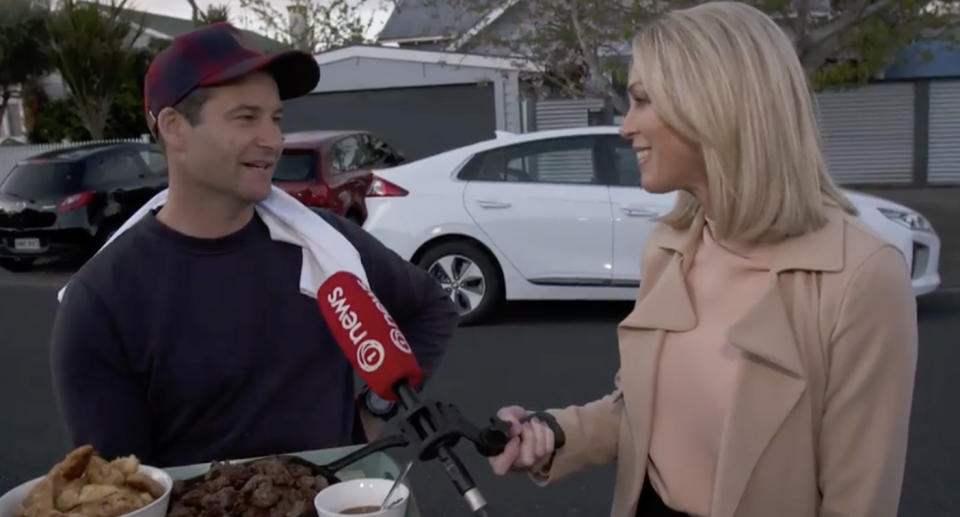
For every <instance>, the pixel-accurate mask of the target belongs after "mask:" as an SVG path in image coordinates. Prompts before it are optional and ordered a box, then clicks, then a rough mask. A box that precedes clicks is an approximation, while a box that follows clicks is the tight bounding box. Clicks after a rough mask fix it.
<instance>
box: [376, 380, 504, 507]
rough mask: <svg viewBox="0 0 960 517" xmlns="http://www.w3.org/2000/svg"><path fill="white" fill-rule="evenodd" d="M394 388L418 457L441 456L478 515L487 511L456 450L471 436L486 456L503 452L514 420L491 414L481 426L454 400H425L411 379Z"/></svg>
mask: <svg viewBox="0 0 960 517" xmlns="http://www.w3.org/2000/svg"><path fill="white" fill-rule="evenodd" d="M394 392H395V393H396V394H397V396H398V398H399V402H400V405H401V406H403V408H404V410H405V414H404V415H403V420H402V421H401V422H400V424H399V427H400V430H401V431H402V432H403V434H404V435H406V436H407V437H408V439H410V441H411V443H414V444H417V445H419V449H420V450H419V453H418V457H419V458H420V460H422V461H428V460H432V459H435V458H438V459H439V460H440V462H441V463H442V464H443V468H444V470H445V471H446V472H447V476H448V477H449V478H450V481H452V482H453V486H454V487H456V489H457V492H459V493H460V495H461V496H463V498H464V500H465V501H466V502H467V506H469V507H470V511H472V512H473V513H474V514H475V515H478V516H484V517H485V516H486V515H487V507H488V505H487V501H486V499H484V497H483V494H481V493H480V490H479V489H478V488H477V486H476V484H475V483H474V481H473V478H472V477H471V476H470V473H469V472H467V468H466V467H465V466H464V465H463V462H461V461H460V458H458V457H457V456H456V455H455V454H454V453H453V450H452V449H453V448H454V446H456V445H457V443H458V442H459V441H460V439H461V438H467V439H468V440H470V441H471V442H473V443H474V445H475V446H476V448H477V451H478V452H479V453H480V454H482V455H484V456H488V457H489V456H496V455H498V454H500V453H501V452H503V449H504V448H505V447H506V445H507V443H508V442H509V440H510V424H508V423H507V422H503V421H501V420H499V419H495V418H491V419H490V421H491V423H490V425H489V426H488V427H486V428H483V429H481V428H478V427H476V426H475V425H473V424H472V423H470V422H469V421H468V420H466V419H465V418H463V416H462V415H461V414H460V411H459V410H458V409H457V408H456V407H455V406H453V405H452V404H448V403H443V402H436V401H424V402H421V401H420V398H419V397H418V396H417V392H416V391H414V390H413V388H411V387H410V385H409V384H408V383H407V381H400V382H399V383H398V384H397V386H396V388H395V389H394Z"/></svg>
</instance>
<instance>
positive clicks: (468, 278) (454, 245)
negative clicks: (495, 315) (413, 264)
mask: <svg viewBox="0 0 960 517" xmlns="http://www.w3.org/2000/svg"><path fill="white" fill-rule="evenodd" d="M418 265H419V266H420V267H422V268H423V269H425V270H426V271H427V273H429V274H430V276H432V277H434V278H435V279H437V281H438V282H440V285H441V286H442V287H443V290H444V291H445V292H446V293H447V294H448V295H449V296H450V299H451V300H453V303H454V305H456V306H457V310H458V311H459V312H460V323H461V324H462V325H471V324H474V323H478V322H480V321H482V320H483V319H485V318H486V317H487V316H489V315H490V313H491V312H492V311H493V310H494V309H495V308H496V307H497V305H498V304H499V303H500V300H501V299H502V298H503V280H501V276H500V268H499V267H498V266H497V264H496V263H495V262H494V260H493V259H492V258H491V257H490V255H489V254H487V253H486V252H485V251H484V250H482V249H481V248H480V247H479V246H477V245H475V244H471V243H470V242H448V243H445V244H439V245H437V246H436V247H433V248H430V249H429V250H428V251H427V252H426V253H424V254H423V256H422V257H420V260H419V261H418Z"/></svg>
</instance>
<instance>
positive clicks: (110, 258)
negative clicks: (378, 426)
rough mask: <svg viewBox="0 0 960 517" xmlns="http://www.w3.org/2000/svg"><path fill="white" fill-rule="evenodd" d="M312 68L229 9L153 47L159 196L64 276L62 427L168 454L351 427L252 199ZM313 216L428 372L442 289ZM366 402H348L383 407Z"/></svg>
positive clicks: (449, 316) (169, 458)
mask: <svg viewBox="0 0 960 517" xmlns="http://www.w3.org/2000/svg"><path fill="white" fill-rule="evenodd" d="M94 73H95V72H94ZM319 76H320V71H319V68H318V66H317V64H316V62H315V61H314V59H313V58H312V57H311V56H310V55H308V54H304V53H301V52H283V53H278V54H269V55H265V54H262V53H260V52H259V51H258V50H257V49H255V48H254V47H253V46H252V45H250V44H248V43H247V42H246V41H245V40H244V38H243V36H242V34H241V33H240V32H239V31H238V30H237V29H235V28H234V27H232V26H230V25H228V24H225V23H221V24H215V25H210V26H207V27H203V28H200V29H197V30H194V31H192V32H190V33H188V34H185V35H183V36H181V37H179V38H177V39H175V40H174V41H173V43H172V44H171V45H170V46H169V47H168V48H167V49H165V50H164V51H163V52H161V53H160V54H158V55H157V57H156V58H155V59H154V61H153V63H151V65H150V69H149V71H148V72H147V76H146V82H145V88H144V90H145V95H144V97H145V98H144V103H145V108H146V118H147V123H148V126H149V128H150V131H151V132H152V133H153V134H154V135H155V136H156V138H157V140H158V141H159V142H160V144H161V146H162V147H163V149H164V153H165V155H166V157H167V165H168V171H169V189H168V193H167V200H166V203H165V204H164V205H163V206H162V207H161V208H160V209H159V210H157V211H154V212H150V213H149V214H148V215H145V216H144V217H143V219H141V220H139V221H138V222H137V223H136V224H135V225H134V226H132V227H130V229H129V230H127V231H126V232H124V233H122V234H120V235H118V236H117V238H116V239H115V240H114V241H113V242H112V243H111V244H109V245H108V246H106V247H105V248H103V249H102V250H101V251H100V253H98V254H97V255H96V256H95V257H94V258H93V259H91V260H90V261H89V262H88V263H87V264H86V265H84V267H83V268H82V269H81V270H80V271H79V272H78V273H77V274H76V275H75V276H74V277H73V278H72V279H71V281H70V284H69V285H68V287H67V288H66V291H65V293H64V297H63V300H62V303H61V306H60V310H59V313H58V315H57V321H56V324H55V328H54V332H53V343H52V351H51V363H52V369H53V378H54V384H55V389H56V394H57V398H58V401H59V404H60V408H61V412H62V414H63V416H64V419H65V421H66V425H67V429H68V431H69V435H70V438H71V440H72V441H73V443H74V444H82V443H91V444H93V445H94V447H96V448H97V449H98V451H99V452H100V453H101V454H102V455H104V456H105V457H115V456H121V455H127V454H136V455H137V456H139V457H140V458H141V460H142V461H144V462H146V463H149V464H153V465H157V466H169V465H182V464H190V463H198V462H207V461H210V460H213V459H229V458H243V457H251V456H259V455H266V454H275V453H284V452H292V451H299V450H310V449H319V448H327V447H334V446H342V445H348V444H351V443H357V442H360V441H362V440H364V433H363V429H362V426H361V425H360V421H361V418H360V416H359V415H360V413H361V411H359V410H358V404H357V403H356V402H355V401H356V397H355V394H354V384H353V373H352V371H351V369H350V364H349V363H348V361H347V360H346V359H345V358H344V357H343V355H342V353H341V352H340V349H339V347H338V346H337V344H336V343H335V342H334V340H333V337H332V336H331V334H330V332H329V329H328V328H327V326H326V324H325V322H324V321H323V318H322V317H321V316H320V315H319V312H318V309H317V306H316V301H315V300H314V299H312V298H310V297H308V296H305V295H303V294H301V292H300V289H298V281H299V279H300V270H301V265H302V261H303V252H304V250H303V249H302V248H300V247H299V246H296V245H294V244H291V243H289V242H282V241H278V240H274V239H273V238H271V233H270V228H268V226H267V224H266V223H265V222H264V220H263V219H261V218H260V216H259V215H258V212H257V210H256V208H257V206H258V205H257V204H258V203H260V202H261V201H264V200H265V199H267V197H268V196H269V195H270V193H271V185H272V182H271V177H272V174H273V171H274V167H275V165H276V162H277V160H278V159H279V158H280V153H281V150H282V143H283V138H282V134H281V131H280V126H279V122H280V119H281V117H282V116H283V104H282V100H283V99H289V98H292V97H296V96H300V95H304V94H307V93H309V92H310V91H311V90H312V89H313V88H314V87H315V86H316V84H317V81H318V80H319ZM320 216H321V217H322V218H323V221H325V223H327V224H329V225H330V226H332V227H333V228H334V229H335V230H336V231H338V232H339V233H340V234H342V235H343V236H344V237H345V238H346V240H347V241H348V242H349V244H351V245H352V246H353V247H354V248H355V249H356V251H357V252H358V254H359V257H360V261H361V262H362V267H363V270H364V271H365V274H366V276H367V279H368V281H369V285H370V286H371V288H372V289H373V291H374V293H375V294H376V295H377V296H378V297H379V298H380V300H381V301H382V302H383V304H384V305H385V306H386V307H387V309H388V310H389V311H390V312H391V314H392V315H393V316H394V319H395V320H396V321H397V323H398V324H399V325H400V327H401V329H402V330H403V332H404V334H405V335H406V336H407V339H408V341H409V342H410V344H411V346H412V348H413V350H414V353H415V354H416V356H417V358H418V360H419V361H420V363H421V365H422V366H423V367H424V370H425V371H426V372H427V374H428V375H429V374H430V373H431V372H433V371H434V370H435V369H436V367H437V366H438V364H439V362H440V358H441V357H442V355H443V351H444V348H445V346H446V343H447V341H448V340H449V338H450V336H451V335H452V333H453V330H454V327H455V326H456V322H457V313H456V310H455V308H454V306H453V305H452V303H451V302H450V300H449V298H448V297H447V296H446V295H445V293H444V292H443V290H442V289H441V288H440V286H439V284H438V283H437V282H436V281H434V280H433V279H432V278H431V277H429V276H428V275H427V274H426V273H425V272H423V271H422V270H420V269H418V268H416V267H414V266H413V265H411V264H410V263H408V262H406V261H404V260H403V259H401V258H400V257H399V256H397V255H396V254H394V253H392V252H390V251H389V250H387V249H386V248H385V247H384V246H383V245H381V244H380V243H379V242H378V241H377V240H376V239H374V238H373V237H371V236H370V235H369V234H367V233H366V232H364V231H363V230H362V229H360V228H359V227H357V226H356V225H353V224H352V223H350V222H348V221H346V220H345V219H342V218H339V217H337V216H334V215H332V214H329V213H321V214H320ZM310 217H311V218H312V217H313V216H312V215H311V216H310ZM317 221H319V220H316V221H315V222H317ZM377 402H378V400H376V399H375V398H374V397H372V396H371V395H369V394H366V396H364V397H361V404H360V407H366V408H367V409H369V410H370V411H371V413H375V414H377V415H378V416H381V417H383V418H387V417H389V415H390V413H391V408H389V407H388V406H382V405H380V404H378V403H377ZM379 402H382V401H379Z"/></svg>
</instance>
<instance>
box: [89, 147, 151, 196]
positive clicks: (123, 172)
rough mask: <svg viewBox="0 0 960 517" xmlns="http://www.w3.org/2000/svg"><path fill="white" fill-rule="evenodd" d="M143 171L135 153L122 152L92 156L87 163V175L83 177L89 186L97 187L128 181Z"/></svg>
mask: <svg viewBox="0 0 960 517" xmlns="http://www.w3.org/2000/svg"><path fill="white" fill-rule="evenodd" d="M143 173H144V171H143V165H142V164H141V163H140V161H139V160H137V157H136V155H135V154H133V153H132V152H122V153H115V154H109V155H106V156H103V157H98V158H94V159H93V161H91V162H89V163H88V164H87V175H86V177H85V178H84V179H85V180H86V184H87V186H88V187H89V188H92V189H99V188H108V187H112V186H115V185H117V184H119V183H130V182H132V181H134V180H136V179H137V178H138V177H140V176H141V175H142V174H143Z"/></svg>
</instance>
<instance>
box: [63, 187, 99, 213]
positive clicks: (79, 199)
mask: <svg viewBox="0 0 960 517" xmlns="http://www.w3.org/2000/svg"><path fill="white" fill-rule="evenodd" d="M94 194H96V191H93V190H85V191H83V192H80V193H79V194H74V195H72V196H69V197H67V198H66V199H64V200H63V201H61V202H60V205H59V206H57V211H58V212H69V211H71V210H76V209H78V208H80V207H82V206H85V205H86V204H87V203H89V202H90V201H92V200H93V196H94Z"/></svg>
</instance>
